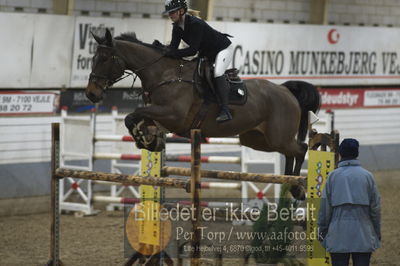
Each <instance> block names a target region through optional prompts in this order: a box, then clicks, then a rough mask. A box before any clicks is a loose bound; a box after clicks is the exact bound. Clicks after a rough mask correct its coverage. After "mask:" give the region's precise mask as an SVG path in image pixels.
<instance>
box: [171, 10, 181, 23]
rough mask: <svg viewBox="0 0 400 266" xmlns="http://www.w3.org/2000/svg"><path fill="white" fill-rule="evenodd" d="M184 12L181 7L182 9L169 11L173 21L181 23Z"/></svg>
mask: <svg viewBox="0 0 400 266" xmlns="http://www.w3.org/2000/svg"><path fill="white" fill-rule="evenodd" d="M183 12H184V10H183V9H182V8H181V9H178V10H175V11H172V12H169V13H168V16H169V18H170V19H171V20H172V22H174V23H179V22H180V20H181V19H182V15H183Z"/></svg>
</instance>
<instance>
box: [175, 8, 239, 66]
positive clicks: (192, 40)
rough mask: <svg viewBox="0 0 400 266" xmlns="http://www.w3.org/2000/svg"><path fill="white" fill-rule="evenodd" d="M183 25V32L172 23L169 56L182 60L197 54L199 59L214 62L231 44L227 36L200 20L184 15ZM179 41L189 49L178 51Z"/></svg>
mask: <svg viewBox="0 0 400 266" xmlns="http://www.w3.org/2000/svg"><path fill="white" fill-rule="evenodd" d="M184 23H185V24H184V30H182V28H181V27H179V25H178V24H176V23H173V29H172V40H171V44H170V45H169V47H170V48H171V50H170V51H169V53H168V55H170V56H174V57H178V58H182V57H186V56H192V55H195V54H196V53H197V52H199V56H200V57H204V56H205V57H207V58H208V59H209V60H212V61H214V60H215V57H216V56H217V54H218V53H219V52H220V51H222V50H224V49H226V48H227V47H228V46H229V45H230V44H231V43H232V42H231V41H230V40H229V39H228V37H227V36H229V35H227V34H223V33H221V32H219V31H216V30H214V29H213V28H212V27H211V26H210V25H208V24H207V23H206V22H205V21H204V20H202V19H199V18H197V17H194V16H191V15H188V14H186V17H185V22H184ZM181 40H183V41H185V42H186V43H187V44H188V45H189V47H187V48H184V49H178V47H179V43H180V42H181Z"/></svg>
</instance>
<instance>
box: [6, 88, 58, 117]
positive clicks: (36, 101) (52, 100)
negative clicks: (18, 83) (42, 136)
mask: <svg viewBox="0 0 400 266" xmlns="http://www.w3.org/2000/svg"><path fill="white" fill-rule="evenodd" d="M57 101H58V94H57V93H48V92H0V115H15V114H46V113H54V112H55V111H56V110H57V107H58V103H57Z"/></svg>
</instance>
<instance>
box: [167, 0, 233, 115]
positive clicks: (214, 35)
mask: <svg viewBox="0 0 400 266" xmlns="http://www.w3.org/2000/svg"><path fill="white" fill-rule="evenodd" d="M187 9H188V7H187V3H186V0H166V1H165V11H164V14H168V16H169V18H170V19H171V20H172V22H173V29H172V40H171V44H170V45H169V48H170V49H169V50H168V52H167V54H166V55H167V56H171V57H174V58H182V57H186V56H192V55H195V54H196V53H197V52H199V57H204V56H205V57H207V58H208V59H209V60H210V61H211V62H214V63H215V65H214V81H215V82H214V84H215V86H216V90H217V94H218V96H219V100H220V111H219V114H218V117H217V119H216V120H217V122H225V121H229V120H231V119H232V115H231V113H230V111H229V108H228V99H229V84H228V81H227V80H226V78H225V75H224V73H225V70H226V69H227V68H228V66H229V64H230V62H231V61H232V57H233V46H232V43H231V41H230V40H229V39H228V37H227V36H229V35H227V34H223V33H221V32H219V31H216V30H214V29H213V28H212V27H211V26H210V25H208V24H207V23H206V22H205V21H204V20H202V19H200V18H197V17H195V16H191V15H189V14H187ZM181 40H184V41H185V42H186V43H187V44H188V45H189V47H187V48H184V49H178V46H179V43H180V41H181Z"/></svg>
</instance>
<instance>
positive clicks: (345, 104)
mask: <svg viewBox="0 0 400 266" xmlns="http://www.w3.org/2000/svg"><path fill="white" fill-rule="evenodd" d="M320 93H321V107H322V108H324V109H330V108H360V107H363V103H364V90H362V89H355V90H353V89H320Z"/></svg>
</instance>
